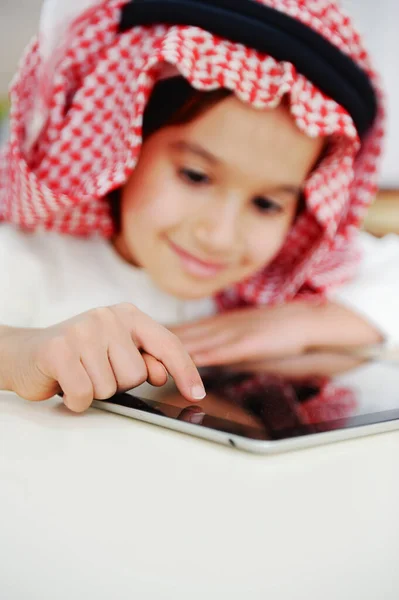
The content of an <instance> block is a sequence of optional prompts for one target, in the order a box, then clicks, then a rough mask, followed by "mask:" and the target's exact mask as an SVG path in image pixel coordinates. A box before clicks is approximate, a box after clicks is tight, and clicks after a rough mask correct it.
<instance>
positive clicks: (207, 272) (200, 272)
mask: <svg viewBox="0 0 399 600" xmlns="http://www.w3.org/2000/svg"><path fill="white" fill-rule="evenodd" d="M168 242H169V246H170V248H171V249H172V250H173V252H174V253H175V254H176V255H177V256H178V257H179V258H180V264H181V265H182V266H183V268H184V270H185V271H187V272H188V273H189V274H190V275H194V276H195V277H199V278H201V279H206V278H209V277H215V276H216V275H219V274H220V273H221V272H222V271H225V270H226V269H227V266H228V265H227V264H226V263H215V262H208V261H205V260H201V259H200V258H197V257H196V256H193V255H192V254H190V253H189V252H186V251H185V250H183V248H180V246H178V245H177V244H175V243H174V242H172V241H171V240H168Z"/></svg>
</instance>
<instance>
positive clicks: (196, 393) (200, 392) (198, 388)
mask: <svg viewBox="0 0 399 600" xmlns="http://www.w3.org/2000/svg"><path fill="white" fill-rule="evenodd" d="M191 395H192V397H193V398H194V400H202V399H203V398H205V396H206V391H205V388H204V386H203V385H199V384H197V385H194V386H193V387H192V388H191Z"/></svg>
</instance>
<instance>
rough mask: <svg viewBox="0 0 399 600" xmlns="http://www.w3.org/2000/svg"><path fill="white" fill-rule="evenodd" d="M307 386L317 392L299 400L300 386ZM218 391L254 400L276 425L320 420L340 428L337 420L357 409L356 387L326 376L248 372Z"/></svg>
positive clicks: (240, 401) (232, 397)
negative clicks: (287, 377)
mask: <svg viewBox="0 0 399 600" xmlns="http://www.w3.org/2000/svg"><path fill="white" fill-rule="evenodd" d="M304 387H309V388H313V389H314V394H313V395H312V396H311V397H309V398H308V399H305V400H303V401H299V399H298V390H299V389H300V388H304ZM218 391H219V393H221V394H222V395H223V396H225V397H227V398H229V399H230V400H231V401H233V402H235V403H238V404H240V405H243V404H244V405H248V402H249V405H251V400H252V406H255V409H256V411H257V413H258V416H262V413H263V412H264V415H265V418H267V419H268V420H269V421H270V422H271V423H272V424H273V428H274V429H284V428H290V427H294V426H295V425H298V424H303V425H314V424H318V423H329V427H330V428H331V429H334V428H335V427H337V428H339V426H340V424H339V423H338V422H337V421H339V420H342V419H344V420H345V419H348V418H350V417H352V416H354V415H355V414H356V411H357V409H358V400H357V398H356V394H355V392H354V390H352V389H351V388H347V387H344V386H342V385H338V384H337V383H335V382H334V381H333V380H330V379H329V378H327V377H317V378H312V379H308V380H305V379H302V380H300V379H298V380H289V379H285V378H284V377H280V376H278V375H274V374H269V373H258V374H248V376H247V377H246V378H245V379H244V380H243V381H242V382H240V383H234V382H233V383H230V384H229V383H228V382H226V383H224V384H223V383H222V384H221V385H220V389H219V390H218ZM254 399H256V402H255V403H253V400H254ZM247 409H248V406H247ZM334 422H336V423H334Z"/></svg>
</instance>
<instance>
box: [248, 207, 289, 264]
mask: <svg viewBox="0 0 399 600" xmlns="http://www.w3.org/2000/svg"><path fill="white" fill-rule="evenodd" d="M266 219H267V217H266ZM291 225H292V218H291V215H290V216H285V217H284V218H281V219H278V220H277V219H273V218H271V219H270V221H268V222H267V223H263V224H260V225H258V226H257V227H256V228H253V229H252V234H251V236H249V237H248V245H247V248H248V259H249V261H250V262H251V263H252V265H254V266H256V267H257V268H261V267H262V266H266V265H268V264H269V263H270V262H271V261H272V260H273V259H274V258H275V257H276V255H277V254H278V253H279V251H280V250H281V248H282V247H283V246H284V243H285V240H286V238H287V235H288V232H289V231H290V229H291Z"/></svg>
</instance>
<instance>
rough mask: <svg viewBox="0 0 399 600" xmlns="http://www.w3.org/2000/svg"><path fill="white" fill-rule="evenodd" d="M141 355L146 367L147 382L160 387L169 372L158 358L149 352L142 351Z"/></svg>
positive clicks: (165, 380)
mask: <svg viewBox="0 0 399 600" xmlns="http://www.w3.org/2000/svg"><path fill="white" fill-rule="evenodd" d="M141 356H142V358H143V360H144V362H145V366H146V367H147V373H148V377H147V381H148V383H150V384H151V385H153V386H155V387H161V386H162V385H165V383H167V381H168V378H169V374H168V372H167V370H166V368H165V367H164V365H163V364H162V363H161V362H160V361H159V360H157V359H156V358H154V357H153V356H151V354H147V353H146V352H143V353H142V355H141Z"/></svg>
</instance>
